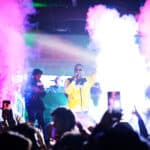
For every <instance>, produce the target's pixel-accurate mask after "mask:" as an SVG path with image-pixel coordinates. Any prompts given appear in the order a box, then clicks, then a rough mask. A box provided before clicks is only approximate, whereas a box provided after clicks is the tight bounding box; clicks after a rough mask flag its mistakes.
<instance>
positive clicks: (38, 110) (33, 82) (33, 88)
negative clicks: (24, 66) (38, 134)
mask: <svg viewBox="0 0 150 150" xmlns="http://www.w3.org/2000/svg"><path fill="white" fill-rule="evenodd" d="M42 74H43V72H42V71H41V70H40V69H33V71H32V75H31V78H30V79H29V81H28V82H27V84H26V86H25V91H24V92H25V93H24V94H25V106H26V111H27V121H28V122H29V123H31V125H35V121H36V120H37V123H38V125H37V127H39V128H40V129H43V130H44V126H45V124H44V117H43V113H44V103H43V101H42V98H43V97H44V96H45V94H46V93H45V89H44V86H43V83H42V82H41V80H40V79H41V76H42Z"/></svg>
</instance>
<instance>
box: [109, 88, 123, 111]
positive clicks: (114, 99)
mask: <svg viewBox="0 0 150 150" xmlns="http://www.w3.org/2000/svg"><path fill="white" fill-rule="evenodd" d="M107 98H108V109H109V110H115V111H121V110H122V109H121V96H120V91H108V92H107Z"/></svg>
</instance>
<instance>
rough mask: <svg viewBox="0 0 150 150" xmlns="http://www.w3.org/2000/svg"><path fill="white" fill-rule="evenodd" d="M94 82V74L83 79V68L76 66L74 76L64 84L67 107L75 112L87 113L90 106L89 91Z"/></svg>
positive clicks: (79, 65)
mask: <svg viewBox="0 0 150 150" xmlns="http://www.w3.org/2000/svg"><path fill="white" fill-rule="evenodd" d="M94 82H95V74H93V75H91V76H88V77H83V66H82V65H81V64H76V65H75V67H74V76H72V77H71V78H68V79H67V80H66V82H65V93H66V94H67V96H68V107H69V108H70V109H71V110H73V111H76V112H81V111H88V110H89V108H90V106H91V105H93V104H92V100H91V95H90V89H91V87H92V86H93V84H94Z"/></svg>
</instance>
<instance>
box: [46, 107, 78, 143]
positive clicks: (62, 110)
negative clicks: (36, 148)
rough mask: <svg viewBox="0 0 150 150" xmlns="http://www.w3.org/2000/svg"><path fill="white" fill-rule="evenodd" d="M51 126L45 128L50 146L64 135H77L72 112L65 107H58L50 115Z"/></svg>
mask: <svg viewBox="0 0 150 150" xmlns="http://www.w3.org/2000/svg"><path fill="white" fill-rule="evenodd" d="M51 115H52V118H53V124H51V123H50V124H49V125H48V126H47V132H48V135H49V142H50V146H53V145H55V144H56V143H57V142H58V141H59V140H60V139H61V138H62V137H63V136H64V135H66V134H69V133H74V134H79V130H78V128H77V127H76V119H75V116H74V114H73V112H72V111H71V110H70V109H68V108H66V107H58V108H56V109H55V110H54V111H53V112H52V113H51Z"/></svg>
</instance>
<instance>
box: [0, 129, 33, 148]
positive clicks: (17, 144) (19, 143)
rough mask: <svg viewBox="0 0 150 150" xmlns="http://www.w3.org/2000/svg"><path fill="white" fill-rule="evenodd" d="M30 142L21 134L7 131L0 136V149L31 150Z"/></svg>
mask: <svg viewBox="0 0 150 150" xmlns="http://www.w3.org/2000/svg"><path fill="white" fill-rule="evenodd" d="M31 147H32V142H31V141H30V139H28V138H26V137H25V136H23V135H22V134H19V133H16V132H13V131H7V132H4V133H2V134H0V148H1V149H5V150H10V149H14V150H31Z"/></svg>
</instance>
